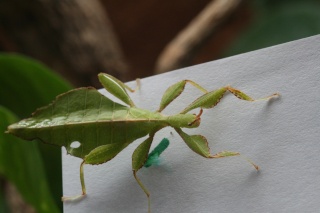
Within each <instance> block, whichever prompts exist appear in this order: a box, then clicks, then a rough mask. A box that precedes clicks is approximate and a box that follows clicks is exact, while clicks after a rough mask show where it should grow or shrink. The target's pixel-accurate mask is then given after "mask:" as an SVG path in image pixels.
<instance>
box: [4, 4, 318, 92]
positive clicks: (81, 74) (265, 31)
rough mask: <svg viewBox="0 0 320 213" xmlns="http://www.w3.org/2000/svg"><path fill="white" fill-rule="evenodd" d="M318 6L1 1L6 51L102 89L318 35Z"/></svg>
mask: <svg viewBox="0 0 320 213" xmlns="http://www.w3.org/2000/svg"><path fill="white" fill-rule="evenodd" d="M319 4H320V2H319V1H318V0H255V1H241V0H213V1H212V0H189V1H187V2H186V1H182V0H176V1H168V0H136V1H126V0H118V1H113V0H90V1H84V0H78V1H77V0H72V1H67V0H59V1H54V0H47V1H41V0H29V1H23V0H1V1H0V51H5V52H16V53H23V54H25V55H28V56H31V57H33V58H35V59H38V60H40V61H42V62H44V63H45V64H46V65H48V66H49V67H51V68H52V69H53V70H55V71H56V72H58V73H60V74H61V75H62V76H63V77H65V78H66V79H68V80H69V81H70V82H72V83H73V85H74V86H77V87H78V86H88V85H94V86H97V87H100V85H98V84H97V80H96V74H97V73H99V72H108V73H111V74H113V75H115V76H117V77H118V78H120V79H121V80H125V81H127V80H133V79H135V78H137V77H139V78H142V77H146V76H151V75H154V74H155V73H156V71H158V72H159V70H160V71H161V72H163V71H168V70H173V69H177V68H181V67H184V66H190V65H194V64H199V63H203V62H207V61H212V60H215V59H219V58H222V57H226V56H230V55H234V54H239V53H243V52H247V51H251V50H255V49H259V48H263V47H268V46H271V45H275V44H280V43H283V42H287V41H292V40H295V39H299V38H304V37H308V36H312V35H316V34H318V33H319V32H320V12H319V11H320V10H319V9H320V8H319V7H320V5H319ZM206 9H207V11H205V10H206ZM208 10H209V11H208ZM204 13H205V14H204ZM205 15H206V16H205ZM199 16H201V17H199ZM199 19H201V20H200V21H199ZM195 22H196V23H195ZM197 24H198V25H197ZM203 28H205V29H203ZM183 33H185V34H184V35H185V36H184V38H185V39H184V38H182V37H183ZM190 34H192V35H190ZM179 36H180V37H179ZM188 36H189V37H188ZM186 37H187V38H186ZM179 38H180V41H178V40H177V39H179ZM181 40H182V41H181ZM171 42H176V43H175V44H173V43H171ZM186 43H189V44H186ZM169 45H175V46H174V48H172V46H171V49H170V47H169ZM179 45H181V46H182V47H180V46H179ZM168 48H169V49H170V50H169V49H168ZM166 50H167V51H166ZM181 51H184V52H185V53H181ZM186 52H188V53H186ZM164 54H166V55H164ZM179 54H180V55H181V54H182V55H183V56H181V57H178V56H177V55H179ZM161 59H162V60H161ZM164 59H166V60H164ZM173 60H175V63H174V62H173ZM177 61H178V62H177ZM166 63H167V64H169V65H166ZM172 64H174V66H172Z"/></svg>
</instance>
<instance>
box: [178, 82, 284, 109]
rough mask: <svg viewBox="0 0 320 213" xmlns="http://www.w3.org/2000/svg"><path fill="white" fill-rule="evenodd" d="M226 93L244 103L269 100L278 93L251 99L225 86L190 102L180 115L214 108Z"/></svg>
mask: <svg viewBox="0 0 320 213" xmlns="http://www.w3.org/2000/svg"><path fill="white" fill-rule="evenodd" d="M228 91H229V92H230V93H232V94H233V95H234V96H236V97H237V98H239V99H241V100H245V101H258V100H269V99H270V98H273V97H277V96H279V94H278V93H274V94H272V95H270V96H268V97H265V98H259V99H253V98H251V97H250V96H248V95H247V94H245V93H244V92H241V91H240V90H237V89H235V88H233V87H230V86H226V87H222V88H220V89H217V90H214V91H211V92H208V93H206V94H204V95H202V96H200V97H199V98H198V99H196V100H195V101H194V102H192V103H191V104H190V105H189V106H187V107H186V108H185V109H184V110H182V111H181V112H180V113H181V114H185V113H187V112H189V111H191V110H193V109H196V108H204V109H209V108H213V107H214V106H216V105H217V104H218V103H219V102H220V100H221V98H222V97H223V95H224V94H225V93H226V92H228Z"/></svg>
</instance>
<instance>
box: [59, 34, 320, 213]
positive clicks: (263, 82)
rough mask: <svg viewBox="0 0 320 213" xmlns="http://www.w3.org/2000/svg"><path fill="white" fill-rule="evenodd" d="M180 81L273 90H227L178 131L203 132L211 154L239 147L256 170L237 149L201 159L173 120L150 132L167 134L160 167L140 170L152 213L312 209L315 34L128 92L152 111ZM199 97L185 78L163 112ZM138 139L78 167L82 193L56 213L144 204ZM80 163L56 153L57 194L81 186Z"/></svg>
mask: <svg viewBox="0 0 320 213" xmlns="http://www.w3.org/2000/svg"><path fill="white" fill-rule="evenodd" d="M182 79H190V80H193V81H195V82H197V83H199V84H201V85H202V86H203V87H205V88H207V89H208V90H214V89H217V88H219V87H222V86H225V85H232V86H233V87H235V88H238V89H240V90H243V91H244V92H246V93H247V94H249V95H251V96H252V97H254V98H259V97H264V96H267V95H270V94H272V93H274V92H279V93H281V98H280V99H276V100H273V101H269V102H265V101H259V102H253V103H250V102H246V101H241V100H239V99H237V98H235V97H234V96H232V95H227V96H225V97H224V99H223V100H222V101H221V102H220V103H219V105H218V106H216V107H215V108H213V109H209V110H205V111H204V113H203V115H202V123H201V125H200V127H199V128H197V129H192V130H191V129H188V130H185V132H188V133H190V134H202V135H204V136H205V137H206V138H207V139H208V142H209V145H210V147H211V151H212V153H216V152H219V151H222V150H230V151H239V152H240V153H241V154H243V155H245V156H246V157H249V158H250V159H252V160H253V161H254V162H255V163H256V164H258V165H259V166H260V168H261V170H260V172H257V171H255V169H254V168H253V167H252V166H251V165H250V164H248V163H247V162H246V161H245V160H244V159H242V158H240V157H230V158H225V159H205V158H203V157H200V156H198V155H197V154H195V153H194V152H192V151H191V150H190V149H189V148H188V147H187V146H186V144H185V143H184V142H183V141H182V139H181V138H180V137H179V135H177V133H175V132H174V130H173V129H172V128H166V129H163V130H162V131H160V132H159V133H157V134H156V138H155V140H154V144H153V146H155V145H156V144H158V143H159V142H160V140H161V139H162V138H163V137H167V138H168V139H169V140H170V142H171V144H170V146H169V148H168V149H167V150H166V151H165V152H164V153H163V154H162V157H161V159H162V162H161V165H159V166H153V167H149V168H143V169H141V170H140V171H139V172H138V175H139V177H140V178H141V180H142V181H143V183H144V184H145V186H146V187H147V188H148V189H149V191H150V193H151V204H152V212H153V213H158V212H159V213H167V212H187V213H193V212H194V213H196V212H318V211H319V209H320V202H319V197H320V178H319V177H320V169H319V168H320V154H319V153H320V129H319V126H320V95H319V94H320V83H319V80H320V36H314V37H310V38H306V39H302V40H298V41H294V42H290V43H286V44H282V45H278V46H274V47H270V48H266V49H262V50H258V51H254V52H249V53H246V54H242V55H238V56H234V57H230V58H225V59H222V60H218V61H214V62H209V63H205V64H201V65H197V66H193V67H189V68H185V69H181V70H178V71H174V72H170V73H166V74H162V75H158V76H154V77H150V78H146V79H142V85H141V90H140V91H139V92H137V93H135V94H132V97H133V100H134V102H135V103H136V105H137V106H139V107H142V108H146V109H150V110H156V109H157V107H158V105H159V102H160V99H161V96H162V94H163V93H164V91H165V90H166V89H167V88H168V87H169V86H170V85H172V84H173V83H176V82H178V81H180V80H182ZM130 85H134V83H130ZM104 94H105V93H104ZM199 95H201V92H200V91H198V90H197V89H195V88H193V87H191V86H187V87H186V91H185V93H183V95H182V96H181V98H178V99H177V100H175V101H174V102H172V104H171V105H170V106H169V107H168V108H167V109H166V110H165V111H164V113H165V114H174V113H178V112H179V111H180V110H181V109H183V108H184V107H185V106H187V104H188V103H190V102H192V101H193V100H195V99H196V98H197V97H198V96H199ZM196 112H197V111H196ZM171 132H172V134H171ZM141 141H142V140H137V141H135V142H134V143H132V144H131V145H130V146H129V147H128V148H126V149H125V150H124V151H123V152H121V153H120V154H119V155H118V156H117V157H116V158H114V159H113V160H111V161H110V162H108V163H106V164H102V165H99V166H90V165H86V166H85V167H84V172H85V181H86V187H87V192H88V196H87V197H86V198H85V199H83V200H82V201H80V202H74V203H65V204H64V212H66V213H82V212H83V213H87V212H137V213H141V212H147V199H146V196H145V194H144V192H143V191H142V190H141V189H140V187H139V185H138V184H137V183H136V182H135V179H134V178H133V176H132V171H131V155H132V153H133V150H134V149H135V147H137V146H138V144H139V143H140V142H141ZM63 150H64V149H63ZM64 153H65V150H64ZM80 163H81V159H78V158H75V157H72V156H67V155H65V154H63V191H64V195H76V194H79V193H80V192H81V185H80V180H79V166H80Z"/></svg>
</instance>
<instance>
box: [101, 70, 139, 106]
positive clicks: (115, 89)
mask: <svg viewBox="0 0 320 213" xmlns="http://www.w3.org/2000/svg"><path fill="white" fill-rule="evenodd" d="M98 77H99V81H100V83H101V84H102V86H103V87H104V88H105V89H106V90H107V91H108V92H110V93H111V94H112V95H114V96H115V97H117V98H119V99H120V100H121V101H123V102H124V103H126V104H128V105H129V106H131V107H134V106H135V105H134V103H133V101H132V100H131V98H130V96H129V95H128V93H127V91H126V89H127V90H129V91H130V92H134V91H135V90H137V89H139V87H140V80H139V79H137V80H136V81H137V88H136V89H131V88H130V87H128V86H127V85H125V84H124V83H123V82H122V81H120V80H118V79H117V78H115V77H113V76H111V75H108V74H106V73H100V74H99V75H98Z"/></svg>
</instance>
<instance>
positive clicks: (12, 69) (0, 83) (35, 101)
mask: <svg viewBox="0 0 320 213" xmlns="http://www.w3.org/2000/svg"><path fill="white" fill-rule="evenodd" d="M69 89H71V86H70V85H69V84H68V83H67V82H65V81H63V80H62V79H61V78H60V77H59V76H57V75H56V74H54V73H53V71H51V70H50V69H49V68H47V67H46V66H44V65H43V64H41V63H39V62H38V61H35V60H33V59H30V58H27V57H24V56H21V55H14V54H0V105H1V106H2V107H5V108H7V109H10V111H11V112H12V113H14V114H15V115H16V116H17V117H18V118H20V119H21V118H25V117H27V116H29V115H30V114H31V113H32V112H33V111H34V109H35V108H38V107H40V106H43V105H45V104H48V103H49V102H50V101H51V100H52V99H53V98H54V97H55V96H57V95H58V94H60V93H63V92H66V91H67V90H69ZM2 134H3V131H2V132H0V137H2ZM13 144H14V143H12V146H15V145H13ZM10 145H11V144H10ZM19 146H21V147H24V146H28V147H29V148H26V153H28V151H27V150H28V149H32V150H33V151H32V152H30V153H33V152H35V153H40V154H39V157H40V159H38V160H39V161H41V162H43V164H44V166H40V167H37V166H36V165H38V163H35V164H34V169H35V171H34V175H35V176H37V175H38V173H41V172H43V171H44V172H45V173H44V175H43V176H41V177H43V178H44V179H47V180H48V182H49V187H50V188H49V192H48V193H47V195H48V196H49V197H48V200H50V199H51V196H53V198H54V201H55V205H57V206H58V207H59V208H60V210H61V211H62V203H61V200H60V199H61V195H62V170H61V149H60V148H58V147H52V146H50V145H46V144H43V143H37V144H34V143H33V142H24V143H22V142H20V143H19ZM10 147H11V146H6V147H5V149H6V150H7V149H8V151H10ZM6 150H5V151H4V152H6ZM35 155H37V154H35ZM10 158H11V159H10V160H11V161H12V160H17V159H20V160H22V161H21V163H28V161H27V160H24V159H23V158H22V157H21V156H19V155H16V154H14V155H11V156H10ZM6 162H7V163H8V161H6ZM30 162H31V161H30ZM30 162H29V163H30ZM12 171H13V172H16V171H14V170H12ZM6 172H9V171H8V170H6ZM21 174H22V173H21ZM2 175H4V176H6V177H8V174H3V173H2ZM21 176H22V177H23V175H21ZM20 181H21V180H20ZM22 183H23V184H25V185H26V186H28V181H26V180H24V181H23V182H22ZM39 183H42V182H41V181H39ZM20 192H21V191H20ZM21 193H22V192H21ZM37 193H38V192H37V191H33V195H34V196H37V195H36V194H37ZM23 196H24V198H25V199H26V200H28V199H30V198H28V199H27V198H26V197H25V195H23ZM29 196H31V195H29ZM0 203H1V201H0ZM0 208H1V207H0ZM52 209H53V210H52V212H56V211H54V208H52Z"/></svg>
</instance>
